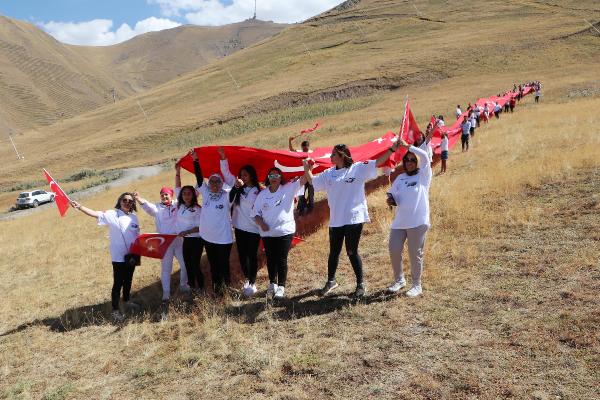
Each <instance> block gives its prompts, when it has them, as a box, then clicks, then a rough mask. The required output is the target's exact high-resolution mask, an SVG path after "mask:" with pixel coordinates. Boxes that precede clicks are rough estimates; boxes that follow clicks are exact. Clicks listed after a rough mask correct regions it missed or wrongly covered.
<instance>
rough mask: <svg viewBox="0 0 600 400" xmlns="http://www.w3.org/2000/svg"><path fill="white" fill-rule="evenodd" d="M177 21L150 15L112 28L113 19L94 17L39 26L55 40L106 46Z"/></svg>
mask: <svg viewBox="0 0 600 400" xmlns="http://www.w3.org/2000/svg"><path fill="white" fill-rule="evenodd" d="M180 25H181V24H179V23H178V22H175V21H171V20H170V19H166V18H156V17H150V18H146V19H144V20H142V21H138V22H137V23H136V24H135V27H134V28H131V27H130V26H129V25H128V24H122V25H121V26H120V27H119V28H118V29H117V30H114V31H113V30H112V28H113V21H111V20H110V19H94V20H91V21H84V22H55V21H50V22H46V23H42V24H40V26H41V27H42V28H43V29H44V30H45V31H46V32H48V33H49V34H50V35H52V36H54V37H55V38H56V39H57V40H59V41H61V42H63V43H68V44H79V45H88V46H107V45H111V44H115V43H120V42H123V41H125V40H128V39H131V38H132V37H134V36H136V35H140V34H142V33H146V32H153V31H160V30H163V29H169V28H175V27H177V26H180Z"/></svg>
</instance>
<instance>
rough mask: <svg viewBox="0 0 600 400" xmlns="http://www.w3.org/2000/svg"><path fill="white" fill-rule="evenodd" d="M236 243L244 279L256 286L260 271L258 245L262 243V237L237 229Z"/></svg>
mask: <svg viewBox="0 0 600 400" xmlns="http://www.w3.org/2000/svg"><path fill="white" fill-rule="evenodd" d="M235 243H236V245H237V251H238V256H239V258H240V266H241V267H242V272H243V273H244V277H245V278H246V279H248V282H250V284H251V285H254V284H255V283H256V272H257V271H258V244H259V243H260V235H259V234H258V233H252V232H246V231H243V230H241V229H236V230H235Z"/></svg>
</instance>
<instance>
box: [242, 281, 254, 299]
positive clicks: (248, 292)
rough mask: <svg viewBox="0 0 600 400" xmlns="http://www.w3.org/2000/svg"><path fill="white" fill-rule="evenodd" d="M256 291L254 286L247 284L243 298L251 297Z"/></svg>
mask: <svg viewBox="0 0 600 400" xmlns="http://www.w3.org/2000/svg"><path fill="white" fill-rule="evenodd" d="M256 292H257V290H256V285H254V284H252V285H250V284H248V286H246V287H245V288H244V296H246V297H252V296H254V295H255V294H256Z"/></svg>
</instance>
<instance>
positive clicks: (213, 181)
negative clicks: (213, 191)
mask: <svg viewBox="0 0 600 400" xmlns="http://www.w3.org/2000/svg"><path fill="white" fill-rule="evenodd" d="M208 183H214V184H217V183H221V180H220V179H216V178H215V179H209V180H208Z"/></svg>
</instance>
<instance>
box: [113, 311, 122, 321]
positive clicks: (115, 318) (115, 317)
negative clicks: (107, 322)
mask: <svg viewBox="0 0 600 400" xmlns="http://www.w3.org/2000/svg"><path fill="white" fill-rule="evenodd" d="M110 317H111V318H112V320H113V321H114V322H123V321H125V316H124V315H123V313H121V311H119V310H115V311H113V312H112V313H111V314H110Z"/></svg>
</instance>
